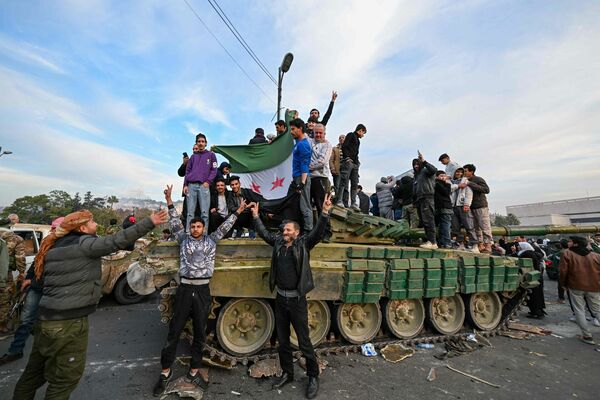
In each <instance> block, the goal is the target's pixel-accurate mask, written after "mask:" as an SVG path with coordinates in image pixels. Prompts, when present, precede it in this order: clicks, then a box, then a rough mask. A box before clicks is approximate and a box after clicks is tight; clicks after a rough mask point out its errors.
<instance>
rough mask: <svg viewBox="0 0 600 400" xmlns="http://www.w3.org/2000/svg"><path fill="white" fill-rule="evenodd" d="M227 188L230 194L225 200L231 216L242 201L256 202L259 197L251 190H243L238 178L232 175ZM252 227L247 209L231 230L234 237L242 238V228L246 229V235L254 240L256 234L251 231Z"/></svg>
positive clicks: (250, 216)
mask: <svg viewBox="0 0 600 400" xmlns="http://www.w3.org/2000/svg"><path fill="white" fill-rule="evenodd" d="M229 187H231V193H230V194H229V198H228V199H227V208H228V209H229V214H233V213H234V212H235V211H236V210H237V209H238V208H239V207H240V205H241V204H242V203H243V202H244V201H247V202H250V201H258V198H259V195H257V194H256V193H254V192H253V191H252V190H250V189H247V188H243V187H242V186H241V183H240V177H239V176H235V175H232V176H231V177H230V178H229ZM253 227H254V223H253V222H252V213H251V212H250V210H249V209H246V210H245V211H244V212H243V213H241V214H240V215H239V216H238V218H237V221H235V225H234V226H233V229H235V231H236V233H235V236H234V237H238V238H239V237H242V233H243V231H244V228H246V229H248V234H249V235H250V237H251V238H255V237H256V234H255V233H254V230H253V229H252V228H253Z"/></svg>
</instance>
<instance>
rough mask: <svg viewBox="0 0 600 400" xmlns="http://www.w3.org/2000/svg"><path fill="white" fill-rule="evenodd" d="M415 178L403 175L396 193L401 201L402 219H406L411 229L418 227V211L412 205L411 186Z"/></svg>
mask: <svg viewBox="0 0 600 400" xmlns="http://www.w3.org/2000/svg"><path fill="white" fill-rule="evenodd" d="M414 182H415V180H414V179H413V177H412V176H408V175H406V176H403V177H402V178H401V179H400V186H398V195H399V196H400V200H401V202H402V219H404V220H406V221H407V222H408V224H409V225H410V227H411V228H412V229H417V228H418V227H419V213H418V212H417V209H416V207H415V205H414V197H413V186H414Z"/></svg>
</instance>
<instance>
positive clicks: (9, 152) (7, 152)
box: [2, 150, 12, 154]
mask: <svg viewBox="0 0 600 400" xmlns="http://www.w3.org/2000/svg"><path fill="white" fill-rule="evenodd" d="M2 154H12V151H9V150H5V151H3V152H2Z"/></svg>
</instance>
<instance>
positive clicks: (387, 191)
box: [375, 180, 395, 209]
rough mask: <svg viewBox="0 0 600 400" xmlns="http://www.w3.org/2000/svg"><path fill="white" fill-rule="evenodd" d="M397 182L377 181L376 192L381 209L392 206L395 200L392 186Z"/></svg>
mask: <svg viewBox="0 0 600 400" xmlns="http://www.w3.org/2000/svg"><path fill="white" fill-rule="evenodd" d="M394 185H395V183H394V182H393V181H392V182H389V183H388V182H387V180H386V182H383V181H380V182H377V184H376V185H375V193H377V201H378V202H379V209H382V208H392V203H393V202H394V196H393V195H392V188H393V187H394Z"/></svg>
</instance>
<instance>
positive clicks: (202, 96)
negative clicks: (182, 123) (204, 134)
mask: <svg viewBox="0 0 600 400" xmlns="http://www.w3.org/2000/svg"><path fill="white" fill-rule="evenodd" d="M176 92H177V93H179V92H181V95H178V97H176V98H174V99H173V100H171V102H170V103H169V108H170V109H172V110H174V111H175V112H176V113H193V114H194V115H196V116H198V117H200V118H202V119H204V120H205V121H207V122H211V123H218V124H221V125H224V126H226V127H228V128H233V126H232V125H231V123H230V122H229V119H228V117H227V115H226V113H225V111H223V110H222V109H221V108H219V107H218V106H217V105H215V104H214V101H213V100H212V99H213V98H214V97H211V95H210V94H209V93H208V92H207V91H205V90H204V88H203V86H202V85H201V84H199V83H196V84H193V85H190V86H189V87H188V88H187V89H183V90H181V91H176ZM188 130H189V129H188Z"/></svg>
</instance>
